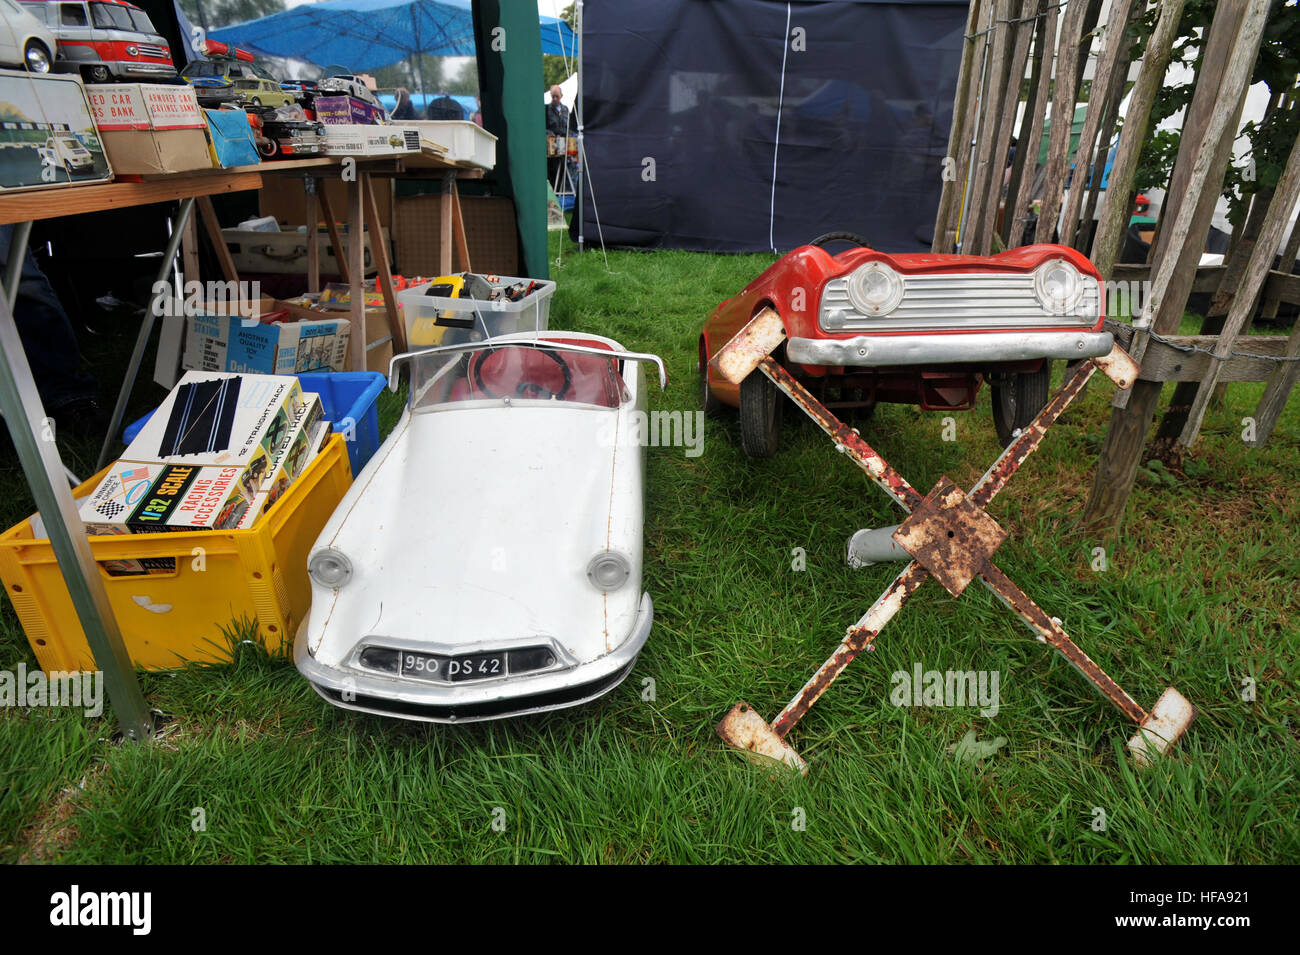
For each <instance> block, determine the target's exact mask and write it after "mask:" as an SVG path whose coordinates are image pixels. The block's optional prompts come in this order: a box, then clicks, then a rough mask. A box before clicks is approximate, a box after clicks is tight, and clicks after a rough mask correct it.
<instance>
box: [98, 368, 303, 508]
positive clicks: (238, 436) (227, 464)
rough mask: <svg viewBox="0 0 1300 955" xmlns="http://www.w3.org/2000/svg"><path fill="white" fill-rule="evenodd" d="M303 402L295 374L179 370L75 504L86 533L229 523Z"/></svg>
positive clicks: (252, 494) (264, 473)
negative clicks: (161, 397)
mask: <svg viewBox="0 0 1300 955" xmlns="http://www.w3.org/2000/svg"><path fill="white" fill-rule="evenodd" d="M305 406H306V401H305V399H304V396H303V392H302V388H301V386H300V385H299V384H298V379H296V378H292V377H288V376H277V375H225V374H215V373H205V372H195V371H190V372H186V374H185V376H184V377H182V378H181V380H180V383H179V384H177V386H176V387H175V388H174V389H172V392H171V394H169V395H168V396H167V399H166V400H165V401H164V402H163V403H162V405H161V406H159V408H158V410H157V411H156V412H155V413H154V414H153V416H152V417H151V418H150V419H149V421H148V422H147V423H146V424H145V426H144V427H143V428H142V429H141V431H140V433H139V434H138V435H137V436H136V438H135V440H134V441H132V442H131V444H130V446H129V447H128V448H127V449H126V451H125V452H124V454H123V455H122V459H121V460H120V461H119V462H118V465H117V467H115V468H113V470H112V471H111V472H109V474H108V475H107V476H106V477H105V478H104V479H103V481H101V482H100V484H99V486H98V487H97V488H96V489H95V490H94V491H93V492H92V493H91V495H90V497H89V498H88V499H87V500H86V502H85V503H84V504H83V505H82V508H81V516H82V520H83V521H85V523H86V526H87V530H89V531H90V533H92V534H95V533H100V534H104V533H107V534H121V533H147V532H158V531H169V530H194V529H198V528H224V527H233V526H236V525H237V524H238V523H239V521H240V519H241V518H242V517H243V516H244V514H245V513H246V512H247V510H248V508H249V507H250V506H251V505H252V504H253V502H254V499H255V498H256V497H257V494H258V492H259V491H261V490H262V488H263V484H264V482H265V481H266V480H267V478H268V477H269V476H270V471H271V465H272V454H273V452H274V451H275V450H276V449H277V448H278V447H279V446H280V445H281V444H283V443H284V442H285V441H286V439H287V438H288V437H289V436H290V435H291V434H292V433H293V431H294V428H295V425H297V424H299V423H301V420H302V416H303V414H304V412H305V410H306V407H305Z"/></svg>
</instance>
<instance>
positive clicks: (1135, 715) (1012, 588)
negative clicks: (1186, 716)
mask: <svg viewBox="0 0 1300 955" xmlns="http://www.w3.org/2000/svg"><path fill="white" fill-rule="evenodd" d="M980 576H981V577H983V578H984V582H985V583H986V584H987V585H988V588H989V589H990V590H991V591H993V593H994V594H996V595H997V597H998V599H999V600H1001V601H1002V602H1003V603H1004V604H1006V606H1007V607H1008V608H1009V609H1010V610H1011V611H1012V613H1014V614H1016V616H1018V617H1020V619H1021V620H1023V621H1025V623H1027V624H1029V626H1030V628H1031V629H1033V630H1034V632H1036V633H1037V634H1038V636H1039V638H1040V639H1041V640H1042V641H1043V642H1044V643H1046V644H1048V645H1050V646H1051V647H1052V648H1053V649H1054V650H1056V651H1057V652H1058V653H1060V654H1061V656H1063V657H1065V659H1066V660H1068V661H1070V663H1071V664H1073V665H1074V668H1075V669H1076V670H1078V671H1079V672H1080V673H1082V674H1083V675H1084V677H1086V678H1087V680H1088V682H1090V683H1091V684H1092V685H1093V686H1095V687H1096V688H1097V689H1098V690H1100V691H1101V694H1102V696H1104V697H1106V699H1108V700H1110V701H1111V702H1112V703H1114V704H1115V706H1116V707H1117V708H1118V709H1119V711H1120V712H1121V713H1123V714H1124V715H1125V716H1127V717H1128V718H1129V719H1131V720H1132V721H1133V722H1134V723H1137V724H1139V725H1141V723H1142V722H1143V721H1144V720H1146V718H1147V712H1146V710H1144V709H1142V707H1140V706H1139V705H1138V704H1137V702H1136V701H1135V700H1134V699H1133V697H1131V696H1129V695H1128V694H1127V693H1125V692H1124V691H1123V690H1122V689H1121V688H1120V686H1119V684H1118V683H1116V682H1115V681H1114V680H1112V679H1111V678H1110V676H1109V675H1107V673H1106V671H1105V670H1103V669H1102V668H1101V667H1099V666H1098V665H1097V664H1096V663H1094V662H1093V661H1092V659H1091V658H1090V657H1089V656H1088V654H1086V653H1084V652H1083V651H1082V650H1080V649H1079V646H1078V644H1076V643H1075V642H1074V641H1073V640H1071V639H1070V635H1069V634H1067V633H1066V632H1065V631H1064V630H1063V629H1061V625H1060V624H1059V623H1058V622H1057V621H1056V620H1054V619H1053V618H1051V617H1049V616H1048V615H1047V614H1046V613H1045V612H1044V611H1043V609H1042V608H1041V607H1039V606H1038V604H1036V603H1034V601H1033V600H1031V599H1030V597H1029V595H1028V594H1026V593H1025V592H1024V591H1023V590H1021V589H1020V588H1019V587H1017V586H1016V585H1015V584H1014V583H1012V581H1011V579H1010V578H1009V577H1007V575H1006V574H1004V573H1002V571H1000V570H998V568H996V567H994V566H993V565H992V564H989V565H988V566H987V567H986V568H985V569H984V572H983V573H982V574H981V575H980Z"/></svg>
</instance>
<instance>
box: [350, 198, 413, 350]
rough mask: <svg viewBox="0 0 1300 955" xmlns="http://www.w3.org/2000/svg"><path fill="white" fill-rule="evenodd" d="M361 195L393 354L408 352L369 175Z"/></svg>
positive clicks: (404, 330) (377, 207) (377, 205)
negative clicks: (391, 340) (391, 337)
mask: <svg viewBox="0 0 1300 955" xmlns="http://www.w3.org/2000/svg"><path fill="white" fill-rule="evenodd" d="M361 195H362V198H363V199H364V200H365V204H366V224H367V225H368V226H369V227H370V234H371V235H372V236H374V241H373V242H371V243H370V247H371V249H372V250H373V251H374V256H375V269H376V275H377V283H376V284H377V285H378V286H379V289H380V291H381V292H383V293H384V309H385V311H386V312H387V313H388V330H389V332H390V333H391V334H392V336H393V352H394V353H395V354H399V355H400V354H401V353H402V352H404V351H406V329H405V327H403V324H402V317H401V316H400V315H399V314H398V313H397V292H396V291H395V290H394V289H393V273H392V268H391V267H390V265H389V262H388V248H387V247H386V246H385V245H384V232H383V227H382V226H381V225H380V224H379V204H378V203H377V202H376V201H375V184H374V180H373V179H372V178H371V177H370V175H369V174H368V173H362V174H361Z"/></svg>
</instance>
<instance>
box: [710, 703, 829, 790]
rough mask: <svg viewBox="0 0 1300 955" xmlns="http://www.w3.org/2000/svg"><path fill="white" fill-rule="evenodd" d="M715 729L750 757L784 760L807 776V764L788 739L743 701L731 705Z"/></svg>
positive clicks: (783, 761) (780, 761)
mask: <svg viewBox="0 0 1300 955" xmlns="http://www.w3.org/2000/svg"><path fill="white" fill-rule="evenodd" d="M714 729H715V730H716V731H717V733H718V735H719V736H721V737H722V738H723V739H724V740H725V741H726V742H727V743H728V744H730V745H731V746H734V747H735V748H736V749H740V750H744V751H745V754H746V755H747V756H750V757H751V758H752V757H754V756H758V757H761V758H763V759H767V760H776V761H777V762H779V763H784V764H785V765H786V766H789V767H790V768H791V769H796V770H798V771H799V772H800V774H802V775H807V773H808V764H807V763H806V762H804V760H803V757H801V756H800V755H799V754H798V753H796V752H795V751H794V749H793V748H792V747H791V746H790V745H789V744H788V743H786V741H785V740H784V739H783V738H781V737H780V736H778V735H777V734H776V732H775V731H774V730H773V729H772V727H770V726H768V725H767V723H766V722H764V720H763V718H762V717H761V716H759V715H758V714H757V713H755V712H754V709H753V707H751V706H750V705H749V704H748V703H746V702H745V701H744V700H741V701H740V702H739V703H737V704H736V705H735V706H733V707H732V708H731V712H729V713H728V714H727V715H726V716H724V717H723V718H722V722H721V723H719V724H718V725H717V726H716V727H714Z"/></svg>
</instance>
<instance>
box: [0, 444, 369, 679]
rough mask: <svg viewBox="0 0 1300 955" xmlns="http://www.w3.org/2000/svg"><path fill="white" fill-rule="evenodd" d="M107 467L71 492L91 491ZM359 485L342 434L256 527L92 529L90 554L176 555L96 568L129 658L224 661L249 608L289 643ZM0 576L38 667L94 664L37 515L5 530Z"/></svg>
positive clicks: (277, 642)
mask: <svg viewBox="0 0 1300 955" xmlns="http://www.w3.org/2000/svg"><path fill="white" fill-rule="evenodd" d="M105 473H107V472H106V471H103V472H100V473H99V474H96V475H95V476H94V477H92V478H91V479H90V480H89V481H87V482H86V483H85V484H83V485H81V486H80V487H79V488H77V489H76V490H75V491H74V492H73V493H74V494H76V495H82V494H88V493H90V492H91V491H92V490H94V488H95V486H96V485H97V484H98V482H99V481H100V480H101V479H102V478H103V476H104V474H105ZM351 483H352V468H351V466H350V465H349V463H348V452H347V446H346V444H345V443H344V440H343V436H342V435H338V434H336V435H333V436H331V438H330V439H329V442H328V443H327V444H326V446H325V448H324V450H322V451H321V453H320V454H318V455H317V456H316V458H315V459H314V460H313V461H312V462H311V464H309V465H308V466H307V469H306V470H305V471H304V472H303V473H302V474H301V475H300V476H299V477H298V479H297V480H296V481H294V482H293V484H292V485H290V486H289V489H288V490H287V491H285V493H284V496H283V497H281V498H280V500H278V501H277V502H276V503H275V505H274V506H273V507H272V508H271V510H270V511H269V512H268V513H267V514H266V515H264V516H263V517H260V518H259V519H258V520H257V522H256V523H255V524H254V525H253V527H251V528H249V529H248V530H242V531H190V532H184V533H171V534H123V535H115V536H91V537H90V550H91V554H92V555H93V556H94V558H95V560H96V561H97V562H100V563H101V564H102V562H104V561H112V560H140V559H143V558H151V557H173V558H175V561H176V571H175V572H174V573H170V574H150V575H141V576H130V577H114V576H111V575H109V573H108V572H107V571H106V570H104V568H103V567H102V566H101V567H100V568H99V570H100V575H101V578H102V580H103V582H104V589H105V590H106V591H107V592H108V600H109V603H110V604H111V605H112V607H113V613H114V614H115V615H116V616H117V624H118V627H119V628H120V629H121V631H122V639H123V641H124V642H125V643H126V649H127V652H128V653H129V654H130V656H131V660H132V661H133V662H134V663H135V664H136V666H140V667H144V668H146V669H151V670H153V669H167V668H171V667H176V666H178V665H180V664H181V663H182V662H183V661H186V660H207V661H220V660H224V659H226V658H227V653H228V648H227V641H226V639H225V637H224V636H223V634H222V628H223V627H225V628H227V629H229V628H230V625H231V623H232V622H233V621H235V620H238V619H240V618H241V617H246V618H249V619H251V618H253V617H256V618H257V622H258V629H259V630H260V632H261V636H262V639H263V640H264V641H265V642H266V645H267V647H268V648H270V649H277V648H279V647H280V646H281V644H283V643H284V642H285V641H291V640H292V639H293V635H294V631H295V630H296V628H297V626H298V623H299V622H300V621H301V620H302V619H303V616H304V615H305V614H306V613H307V611H308V609H309V608H310V607H311V586H310V582H309V581H308V578H307V556H308V553H309V551H310V550H311V545H312V544H313V543H314V542H315V540H316V537H317V535H318V534H319V533H320V531H321V528H323V527H324V526H325V522H326V521H327V520H329V516H330V514H332V513H333V511H334V508H335V507H337V506H338V503H339V501H341V500H342V499H343V495H344V493H346V491H347V489H348V486H349V485H351ZM198 548H202V550H201V551H200V550H198ZM200 558H201V560H200ZM0 580H3V581H4V588H5V593H6V594H8V595H9V599H10V601H12V603H13V606H14V610H16V611H17V613H18V619H19V620H21V621H22V625H23V630H24V631H26V633H27V640H28V642H30V643H31V645H32V649H33V650H34V651H35V652H36V659H37V660H38V661H39V662H40V665H41V668H42V669H44V670H45V671H46V672H47V673H48V672H51V671H54V670H86V669H94V668H95V661H94V657H93V655H92V654H91V652H90V647H89V645H88V644H87V642H86V635H85V633H84V632H83V631H82V629H81V622H80V621H79V620H78V619H77V614H76V610H75V609H74V608H73V605H72V597H71V596H70V595H69V594H68V588H67V585H66V584H65V583H64V581H63V574H62V572H61V571H60V570H59V564H58V561H57V560H56V559H55V557H54V549H53V548H52V547H51V546H50V542H49V541H48V540H43V539H37V538H34V537H33V536H32V527H31V518H28V519H27V520H25V521H23V522H22V523H21V524H19V525H17V526H16V527H11V528H10V529H9V530H7V531H5V533H4V534H3V535H0Z"/></svg>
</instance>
